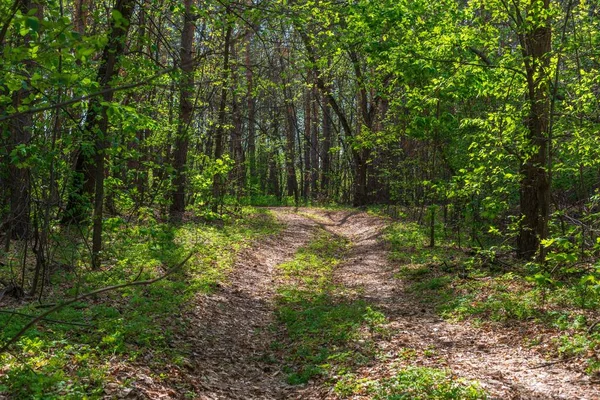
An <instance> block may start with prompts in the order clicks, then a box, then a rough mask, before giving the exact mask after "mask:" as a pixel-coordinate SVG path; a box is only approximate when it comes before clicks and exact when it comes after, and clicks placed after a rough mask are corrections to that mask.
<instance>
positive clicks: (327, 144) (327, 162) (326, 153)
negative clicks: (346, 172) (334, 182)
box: [321, 95, 331, 197]
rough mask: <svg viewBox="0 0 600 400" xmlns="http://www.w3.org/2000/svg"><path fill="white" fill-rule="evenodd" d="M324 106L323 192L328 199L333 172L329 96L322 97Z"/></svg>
mask: <svg viewBox="0 0 600 400" xmlns="http://www.w3.org/2000/svg"><path fill="white" fill-rule="evenodd" d="M321 102H322V104H323V106H322V107H323V148H322V152H321V154H322V156H321V158H322V160H323V167H322V169H321V192H322V193H323V195H325V196H326V197H327V196H328V195H329V174H330V171H331V154H330V150H331V111H330V109H329V100H328V99H327V96H325V95H322V100H321Z"/></svg>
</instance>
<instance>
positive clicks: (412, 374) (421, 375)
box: [336, 367, 488, 400]
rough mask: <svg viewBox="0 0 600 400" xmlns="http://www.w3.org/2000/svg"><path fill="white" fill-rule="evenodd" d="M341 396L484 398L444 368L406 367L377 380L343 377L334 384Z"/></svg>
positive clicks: (474, 386)
mask: <svg viewBox="0 0 600 400" xmlns="http://www.w3.org/2000/svg"><path fill="white" fill-rule="evenodd" d="M336 392H337V393H339V394H341V395H343V396H348V397H349V396H351V395H354V394H359V395H367V396H369V398H372V399H377V400H401V399H438V400H442V399H444V400H445V399H457V400H458V399H473V400H474V399H487V398H488V397H487V395H486V393H485V391H484V390H483V389H481V388H480V387H479V385H477V384H476V383H473V382H468V381H466V380H463V379H458V378H456V377H454V376H453V375H452V374H451V373H449V372H448V371H445V370H440V369H434V368H427V367H408V368H404V369H401V370H399V371H397V372H396V373H395V374H394V375H393V376H391V377H388V378H381V379H378V380H369V379H356V378H354V377H352V376H349V377H346V378H345V379H343V380H342V381H340V382H338V384H337V385H336Z"/></svg>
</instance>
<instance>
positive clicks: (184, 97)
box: [170, 0, 196, 220]
mask: <svg viewBox="0 0 600 400" xmlns="http://www.w3.org/2000/svg"><path fill="white" fill-rule="evenodd" d="M192 3H193V2H192V0H185V2H184V7H185V15H184V22H183V31H182V33H181V50H180V53H179V54H180V60H181V71H182V73H183V76H182V79H181V86H180V89H179V90H180V92H179V122H178V125H177V136H176V137H175V148H174V150H173V170H174V172H175V179H174V181H173V193H172V199H171V209H170V217H171V219H172V220H180V219H181V216H182V214H183V212H184V211H185V192H186V178H187V176H186V166H187V155H188V147H189V142H190V139H189V131H190V126H191V124H192V116H193V113H194V104H193V88H194V63H193V44H194V31H195V28H196V27H195V25H194V16H193V15H192Z"/></svg>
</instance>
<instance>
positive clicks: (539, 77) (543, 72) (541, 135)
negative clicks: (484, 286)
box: [517, 0, 552, 260]
mask: <svg viewBox="0 0 600 400" xmlns="http://www.w3.org/2000/svg"><path fill="white" fill-rule="evenodd" d="M537 3H538V2H537V1H535V0H532V2H531V5H530V7H531V9H532V10H533V9H535V8H536V7H537ZM549 8H550V0H544V2H543V8H542V9H541V10H540V11H544V12H546V11H547V10H548V9H549ZM532 12H534V11H532ZM549 24H550V22H549V21H548V20H546V22H545V23H544V24H543V25H540V26H537V27H534V28H533V29H530V30H528V31H527V32H525V33H523V34H521V36H520V39H521V46H522V48H523V56H524V63H525V71H526V76H527V87H528V100H529V106H530V110H529V118H528V121H527V128H528V130H529V134H528V137H527V139H528V142H529V143H528V146H529V147H530V148H532V149H533V153H532V154H531V155H530V156H529V157H527V158H526V160H525V162H524V163H523V164H522V165H521V168H520V170H521V171H520V172H521V183H520V196H521V197H520V205H521V215H522V222H521V226H520V230H519V237H518V241H517V245H518V249H517V253H518V256H519V257H520V258H524V259H531V258H533V257H534V256H535V255H536V253H537V254H538V257H539V259H540V260H542V259H543V258H544V251H543V249H542V248H541V246H540V243H541V241H542V240H544V239H545V238H546V237H547V236H548V220H549V216H550V182H549V175H548V170H547V162H548V146H549V143H548V141H549V121H550V96H549V90H550V89H549V85H548V80H549V72H550V71H549V70H548V68H549V65H550V52H551V50H552V43H551V37H552V31H551V27H550V25H549Z"/></svg>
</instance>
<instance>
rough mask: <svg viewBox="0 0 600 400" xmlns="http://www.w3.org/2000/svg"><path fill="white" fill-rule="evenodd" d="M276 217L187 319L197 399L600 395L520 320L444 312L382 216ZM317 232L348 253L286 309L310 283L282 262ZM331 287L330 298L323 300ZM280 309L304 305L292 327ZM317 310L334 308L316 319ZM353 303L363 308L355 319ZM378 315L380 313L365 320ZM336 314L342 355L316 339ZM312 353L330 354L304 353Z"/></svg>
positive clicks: (316, 213)
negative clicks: (277, 229) (293, 293)
mask: <svg viewBox="0 0 600 400" xmlns="http://www.w3.org/2000/svg"><path fill="white" fill-rule="evenodd" d="M272 212H273V213H274V214H275V216H276V218H277V219H278V220H279V221H280V222H281V223H283V224H284V225H285V227H284V229H283V230H282V232H281V233H280V234H278V235H276V236H273V237H270V238H268V239H266V240H261V241H258V242H257V243H256V244H255V245H254V246H252V247H250V248H248V249H246V250H243V252H242V253H241V254H240V256H239V257H238V261H237V263H236V264H235V269H234V272H233V273H232V275H231V276H230V279H229V281H228V283H227V284H224V285H223V286H222V287H220V289H219V290H217V291H216V292H215V293H213V294H210V295H203V296H200V297H198V303H197V305H196V306H195V311H194V313H193V315H192V316H191V317H192V318H193V321H192V323H191V324H190V326H192V327H193V332H192V333H191V335H190V340H191V343H190V345H191V348H192V349H193V360H192V363H193V365H192V366H190V369H191V370H192V371H194V375H195V376H197V378H196V379H195V384H194V386H195V392H196V393H198V394H200V395H199V398H201V399H284V398H289V399H328V398H331V399H333V398H388V396H391V395H393V394H394V393H396V394H400V393H413V396H414V398H485V397H486V396H488V398H498V399H553V398H556V399H597V398H600V388H599V387H598V386H597V385H596V384H595V383H594V382H593V381H592V380H591V378H590V377H589V376H587V375H586V374H584V373H582V372H578V371H577V370H574V369H573V368H570V367H569V365H568V363H566V362H565V363H563V362H562V360H550V361H549V360H548V359H547V358H546V357H545V356H544V354H542V353H541V352H540V351H538V350H536V349H535V348H531V347H529V346H527V345H526V344H525V342H526V340H525V338H524V334H523V327H522V326H519V325H515V326H510V324H508V325H505V326H498V325H496V326H494V327H493V328H490V327H489V326H486V325H483V326H475V324H472V323H469V322H448V321H445V320H443V319H441V318H440V316H439V315H438V314H437V313H436V310H435V308H434V307H433V306H432V305H430V304H428V303H427V302H423V301H422V300H419V299H418V296H415V293H414V291H412V290H408V284H407V282H406V281H405V280H403V279H402V278H401V277H399V276H398V274H397V272H398V269H399V266H398V265H397V263H394V262H391V261H390V257H389V248H388V247H389V246H387V245H386V244H385V243H384V241H383V239H382V231H383V229H384V228H385V227H386V225H387V223H388V222H387V221H386V220H385V219H382V218H379V217H375V216H371V215H368V214H367V213H364V212H357V211H327V210H319V209H308V208H307V209H299V210H294V209H291V208H290V209H286V208H279V209H272ZM319 232H324V234H326V235H329V240H336V239H341V240H342V241H343V244H342V245H341V251H342V253H341V257H340V258H341V259H340V260H338V261H336V262H333V263H331V266H332V268H331V269H330V272H331V273H330V274H329V275H328V272H327V271H326V272H325V273H324V274H323V275H322V276H320V277H317V281H318V280H319V279H320V280H321V281H322V280H323V279H325V280H329V281H330V282H329V283H328V285H329V286H327V287H326V288H325V289H323V288H324V286H323V285H321V284H320V283H317V284H316V285H317V286H315V285H314V284H313V283H314V282H312V283H311V282H308V286H307V285H304V286H306V287H304V289H306V290H314V289H315V287H317V290H319V293H318V294H316V295H315V296H314V297H310V296H309V297H308V299H309V301H312V302H313V303H311V304H309V305H308V306H307V305H306V304H305V302H304V300H306V299H305V298H304V299H300V300H298V301H296V300H292V302H291V306H290V307H288V308H285V307H287V306H286V305H285V304H284V303H285V301H282V297H285V296H286V294H285V293H286V291H285V290H283V291H282V287H283V288H285V287H288V288H289V287H294V286H297V285H296V284H299V285H300V286H302V283H301V282H300V283H299V281H293V277H292V278H290V275H289V274H287V275H286V273H284V272H282V270H281V269H280V268H279V267H278V266H281V265H285V263H286V262H287V263H290V262H291V261H292V260H294V258H295V257H297V252H298V251H301V250H302V249H306V246H310V241H311V240H314V238H315V236H318V235H319V234H320V233H319ZM332 238H333V239H332ZM317 250H318V246H317ZM336 256H340V254H337V255H336ZM317 262H319V261H318V260H317ZM294 268H296V267H294ZM298 268H301V267H298ZM284 270H285V269H284ZM300 272H302V271H300ZM321 278H323V279H321ZM290 279H292V281H289V280H290ZM286 280H288V282H287V283H286ZM305 283H306V282H305ZM286 285H288V286H286ZM324 291H328V294H327V296H329V297H328V299H329V300H326V301H320V300H319V301H317V300H315V298H316V297H319V296H320V295H321V294H323V292H324ZM303 302H304V303H303ZM282 304H283V305H282ZM357 304H358V306H356V305H357ZM288 305H289V304H288ZM340 305H344V307H345V308H343V310H342V309H340V308H339V307H340ZM302 307H304V308H302ZM336 307H337V308H336ZM356 307H358V308H356ZM282 309H284V311H285V310H287V311H286V312H288V314H289V312H290V310H291V311H294V310H295V312H296V314H292V315H291V316H292V317H293V318H294V320H293V321H289V320H287V322H286V317H285V312H282ZM315 309H319V310H325V311H323V314H322V315H319V314H311V312H314V310H315ZM356 309H360V310H361V311H360V312H363V314H362V317H360V316H359V318H358V319H357V318H356V315H357V314H356V313H354V312H353V311H352V310H356ZM340 310H341V311H340ZM373 310H376V311H373ZM307 312H308V314H306V313H307ZM370 312H371V313H372V314H373V315H374V317H373V318H371V320H369V318H365V317H364V315H366V314H369V313H370ZM282 314H283V317H282ZM307 316H308V320H307V319H304V320H303V319H302V318H303V317H307ZM344 318H347V319H348V321H345V320H344ZM361 318H362V319H361ZM373 319H374V320H375V322H373V321H372V320H373ZM299 321H300V322H299ZM302 321H304V323H307V324H308V325H307V326H306V327H305V328H306V329H304V330H302V329H303V328H302V327H300V328H298V326H297V324H299V323H300V324H301V323H302ZM315 321H316V322H315ZM331 321H334V323H335V324H337V325H340V326H342V327H343V328H342V330H349V331H353V333H352V334H351V335H345V336H344V333H343V332H337V333H335V332H334V334H333V336H332V341H333V343H330V344H329V345H330V346H332V347H333V348H334V350H332V349H325V348H324V347H326V346H328V344H326V343H319V342H318V338H319V337H324V338H325V340H328V338H327V335H328V334H330V333H331V332H319V329H329V330H331V328H332V327H331V324H330V323H329V322H331ZM286 323H287V325H286ZM340 333H341V336H340ZM292 336H293V337H292ZM290 337H291V339H290ZM315 338H317V339H316V340H317V342H311V341H314V340H315ZM302 340H306V341H307V343H306V346H304V347H303V348H301V349H298V345H299V344H298V343H294V341H296V342H297V341H302ZM311 346H313V348H312V349H311ZM315 346H316V347H315ZM315 349H316V350H317V351H318V352H321V353H322V354H324V357H321V358H320V359H313V358H311V357H312V356H311V355H307V353H310V351H315ZM290 354H292V355H291V356H290ZM349 360H350V361H349ZM294 363H296V366H294ZM311 363H312V364H314V365H309V364H311ZM298 364H302V365H303V367H302V368H298V367H297V365H298ZM309 367H310V368H309ZM311 368H312V369H311ZM311 371H312V373H311ZM305 372H306V373H305ZM292 383H303V384H300V385H298V384H296V385H294V384H292ZM419 385H421V387H418V386H419ZM428 386H429V387H428ZM436 390H438V392H436ZM163 394H165V395H168V392H164V393H163ZM402 398H404V397H402ZM410 398H413V397H412V396H411V397H410Z"/></svg>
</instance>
